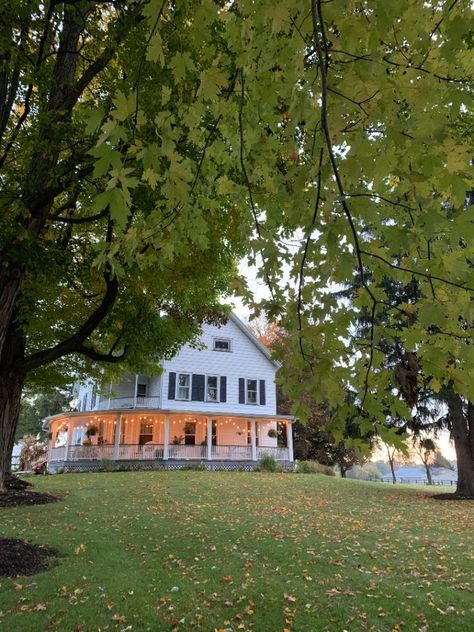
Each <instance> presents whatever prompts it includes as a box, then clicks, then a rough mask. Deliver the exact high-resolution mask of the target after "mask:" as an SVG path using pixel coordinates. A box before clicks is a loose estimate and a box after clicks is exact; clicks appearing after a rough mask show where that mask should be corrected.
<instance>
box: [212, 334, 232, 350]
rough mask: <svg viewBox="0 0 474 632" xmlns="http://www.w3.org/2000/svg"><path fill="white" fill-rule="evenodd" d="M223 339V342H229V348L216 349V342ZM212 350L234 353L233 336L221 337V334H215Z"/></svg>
mask: <svg viewBox="0 0 474 632" xmlns="http://www.w3.org/2000/svg"><path fill="white" fill-rule="evenodd" d="M220 340H222V341H223V342H227V343H228V344H229V348H228V349H216V342H218V341H220ZM212 350H213V351H219V352H221V353H232V339H231V338H221V337H220V336H215V337H214V338H213V339H212Z"/></svg>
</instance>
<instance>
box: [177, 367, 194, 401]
mask: <svg viewBox="0 0 474 632" xmlns="http://www.w3.org/2000/svg"><path fill="white" fill-rule="evenodd" d="M190 390H191V376H190V375H189V373H178V393H177V396H176V399H190Z"/></svg>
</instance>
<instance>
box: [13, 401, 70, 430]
mask: <svg viewBox="0 0 474 632" xmlns="http://www.w3.org/2000/svg"><path fill="white" fill-rule="evenodd" d="M70 401H71V397H70V395H68V394H67V393H66V392H65V391H63V390H61V389H53V390H51V391H47V392H40V393H36V394H35V393H32V392H28V391H26V392H25V393H24V395H23V398H22V401H21V410H20V419H19V420H18V425H17V428H16V435H15V436H16V439H17V441H18V440H19V439H21V438H22V437H23V436H24V435H26V434H33V435H37V434H38V433H40V432H41V430H42V424H43V421H44V419H45V418H46V417H49V416H50V415H56V414H57V413H60V412H62V411H64V410H68V408H69V406H70Z"/></svg>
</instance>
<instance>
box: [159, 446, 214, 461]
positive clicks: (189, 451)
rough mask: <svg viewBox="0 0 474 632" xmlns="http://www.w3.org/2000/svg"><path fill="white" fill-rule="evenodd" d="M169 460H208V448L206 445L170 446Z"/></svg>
mask: <svg viewBox="0 0 474 632" xmlns="http://www.w3.org/2000/svg"><path fill="white" fill-rule="evenodd" d="M168 458H169V459H207V446H205V445H170V446H169V448H168Z"/></svg>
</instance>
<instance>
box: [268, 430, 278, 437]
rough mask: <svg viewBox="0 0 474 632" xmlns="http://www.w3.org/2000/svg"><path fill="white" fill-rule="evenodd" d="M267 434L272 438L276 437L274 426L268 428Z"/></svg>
mask: <svg viewBox="0 0 474 632" xmlns="http://www.w3.org/2000/svg"><path fill="white" fill-rule="evenodd" d="M268 436H269V437H271V438H272V439H276V438H277V436H278V435H277V431H276V430H275V428H270V430H269V431H268Z"/></svg>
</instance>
